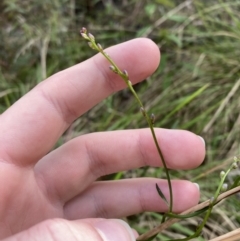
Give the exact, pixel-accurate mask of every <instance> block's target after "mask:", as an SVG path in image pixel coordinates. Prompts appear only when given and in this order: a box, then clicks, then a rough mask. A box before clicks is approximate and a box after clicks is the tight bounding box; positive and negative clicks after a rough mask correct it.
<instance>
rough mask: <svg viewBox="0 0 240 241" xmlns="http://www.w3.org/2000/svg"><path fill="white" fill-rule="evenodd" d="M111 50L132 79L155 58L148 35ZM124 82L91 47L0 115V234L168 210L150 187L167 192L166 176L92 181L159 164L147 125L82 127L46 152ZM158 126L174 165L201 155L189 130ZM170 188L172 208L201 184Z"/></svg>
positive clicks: (180, 207) (149, 68)
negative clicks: (56, 221)
mask: <svg viewBox="0 0 240 241" xmlns="http://www.w3.org/2000/svg"><path fill="white" fill-rule="evenodd" d="M139 50H141V51H139ZM108 53H109V54H110V55H111V56H112V57H113V58H114V59H115V60H116V62H117V63H119V64H120V66H121V67H123V68H124V69H130V70H131V73H130V75H131V78H132V80H133V82H134V83H136V82H138V81H139V80H142V79H145V78H146V77H147V76H148V75H149V74H151V73H152V72H153V71H154V70H155V69H156V67H157V65H158V60H159V53H158V49H157V48H156V46H155V45H154V44H153V43H152V42H151V41H149V40H146V39H138V40H134V41H130V42H127V43H125V44H122V45H119V46H116V47H112V48H111V49H109V50H108ZM141 56H145V57H144V58H142V57H141ZM147 56H149V57H150V56H151V58H147ZM126 59H128V60H129V62H126V61H125V60H126ZM138 66H142V68H141V69H139V68H138ZM101 71H103V72H101ZM105 71H106V72H105ZM129 72H130V71H129ZM79 73H81V74H79ZM79 76H81V77H79ZM93 86H94V88H93ZM122 88H124V83H123V82H122V81H121V79H119V78H118V77H117V76H115V75H114V74H113V73H111V72H110V71H109V72H108V65H107V63H106V62H105V61H104V60H103V59H102V57H101V56H99V55H96V56H95V57H94V58H92V59H90V60H88V61H85V62H83V63H82V64H79V65H76V66H74V67H72V68H69V69H67V70H65V71H63V72H60V73H58V74H56V75H54V76H52V77H51V78H49V79H48V80H46V81H44V82H42V83H41V84H40V85H38V86H37V87H36V88H34V89H33V90H32V91H31V92H29V93H28V94H27V95H26V96H24V97H23V98H22V99H21V100H19V101H18V102H17V103H15V104H14V105H13V106H12V107H11V108H9V109H8V110H7V111H6V112H4V113H3V114H2V115H1V116H0V123H1V125H0V143H1V144H0V160H1V162H0V170H1V173H0V190H1V198H0V215H1V225H0V233H1V236H0V238H3V237H6V236H9V235H11V234H13V233H16V232H19V231H21V230H24V229H27V228H28V227H30V226H32V225H34V224H36V223H38V222H41V221H43V220H46V219H51V218H55V217H61V218H67V219H80V218H81V219H84V218H94V217H105V218H111V217H122V216H126V215H130V214H134V213H138V212H141V211H145V210H149V211H151V210H152V211H164V210H166V207H165V206H164V203H161V200H160V198H159V197H158V195H157V192H156V191H155V188H154V186H155V183H156V181H157V182H158V183H159V185H160V186H161V188H162V190H163V191H164V192H165V193H166V196H167V190H168V188H167V183H166V182H165V181H164V180H156V179H131V180H123V181H118V182H95V180H96V179H97V178H98V177H100V176H102V175H105V174H108V173H114V172H118V171H122V170H128V169H133V168H138V167H141V166H144V165H151V166H159V164H160V160H159V157H158V155H157V151H156V149H155V146H154V142H153V140H152V138H151V135H150V132H149V131H148V130H135V131H133V130H129V131H117V132H114V134H113V133H110V132H107V133H93V134H89V135H84V136H80V137H78V138H75V139H73V140H72V141H70V142H68V143H66V144H64V145H63V146H61V147H60V148H58V149H56V150H54V151H52V152H49V151H50V150H51V149H52V147H53V146H54V144H55V142H56V141H57V140H58V138H59V137H60V136H61V135H62V133H63V132H64V131H65V130H66V129H67V128H68V127H69V125H70V124H71V123H72V122H73V121H74V120H75V119H76V118H77V117H79V116H80V115H81V114H83V113H84V112H86V111H87V110H89V109H90V108H91V107H92V106H94V105H96V104H97V103H98V102H99V101H101V100H102V99H104V98H105V97H107V96H108V95H109V94H111V93H113V92H115V91H117V90H119V89H122ZM89 93H91V94H89ZM86 100H87V101H86ZM156 133H157V136H158V138H159V140H160V145H161V147H162V149H163V153H164V155H165V157H166V161H167V163H168V166H170V167H171V168H183V169H185V168H192V167H195V166H197V165H198V164H199V163H200V162H201V161H202V159H203V157H204V146H203V144H202V143H201V140H200V139H199V138H198V137H196V136H195V135H194V134H191V133H189V132H184V131H170V130H157V132H156ZM160 137H161V138H160ZM115 140H116V141H115ZM173 140H174V141H173ZM106 147H107V148H106ZM186 188H187V189H188V191H189V195H191V196H192V198H189V197H190V196H189V195H188V197H187V200H186V199H185V197H186V195H185V196H182V195H181V192H182V190H183V189H184V190H185V189H186ZM173 190H174V195H175V197H176V200H177V201H176V202H175V205H174V209H175V210H176V211H181V210H183V209H185V208H187V207H189V206H192V205H194V204H196V203H197V202H198V198H199V192H198V190H197V188H196V187H195V186H194V185H192V184H191V183H189V182H183V181H182V182H181V181H176V182H174V183H173ZM178 193H179V195H178ZM106 197H107V198H106ZM119 207H124V209H123V208H122V209H121V208H119Z"/></svg>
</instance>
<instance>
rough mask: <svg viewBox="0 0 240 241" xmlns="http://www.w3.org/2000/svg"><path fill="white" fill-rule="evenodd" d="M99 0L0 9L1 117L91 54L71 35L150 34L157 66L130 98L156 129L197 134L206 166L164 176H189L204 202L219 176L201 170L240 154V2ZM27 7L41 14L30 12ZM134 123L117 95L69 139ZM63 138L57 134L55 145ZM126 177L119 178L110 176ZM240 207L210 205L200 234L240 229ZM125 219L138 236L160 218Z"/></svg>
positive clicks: (136, 116)
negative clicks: (201, 139)
mask: <svg viewBox="0 0 240 241" xmlns="http://www.w3.org/2000/svg"><path fill="white" fill-rule="evenodd" d="M80 2H82V1H80ZM103 2H104V1H93V0H92V1H85V3H81V4H80V3H78V2H77V1H76V2H75V1H70V0H55V1H52V3H50V2H49V1H46V0H45V1H41V3H40V2H39V1H37V0H31V1H29V3H28V6H27V7H26V6H25V4H24V1H20V0H5V1H3V2H1V3H0V5H1V6H0V7H1V8H0V13H1V14H0V23H1V31H0V39H1V41H0V112H3V111H4V110H5V109H6V108H8V107H9V106H10V105H12V104H13V103H14V102H15V101H16V100H17V99H19V98H20V97H21V96H23V95H24V94H25V93H27V92H28V91H29V90H30V89H31V88H33V87H34V86H35V85H36V84H37V83H39V82H40V81H41V80H42V79H44V77H45V76H50V75H52V74H53V73H55V72H57V71H59V70H62V69H65V68H67V67H69V66H72V65H74V64H76V63H79V62H81V61H83V60H85V59H86V58H88V57H90V56H92V54H93V53H92V51H91V50H90V49H89V48H88V46H86V43H85V42H84V41H83V40H82V39H81V38H80V36H79V34H78V33H79V29H80V27H82V26H85V27H87V28H88V29H90V30H91V32H92V33H94V35H96V36H97V37H98V40H99V42H101V43H102V44H103V45H104V46H105V47H107V46H110V45H114V44H117V43H120V42H123V41H126V40H129V39H132V38H135V37H140V36H146V37H149V38H151V39H153V40H154V41H155V42H156V43H157V44H158V45H159V47H161V53H162V61H161V64H160V66H159V68H158V70H157V71H156V72H155V73H154V74H153V76H151V77H149V78H148V80H147V81H145V82H143V83H141V84H138V85H137V87H136V89H137V92H138V93H139V95H140V97H141V99H142V101H143V103H144V105H145V106H146V107H147V108H148V109H150V110H151V112H153V113H155V115H156V124H155V126H157V127H164V128H172V129H176V128H177V129H187V130H190V131H193V132H194V133H196V134H198V135H201V136H203V137H204V139H205V140H206V144H207V146H206V148H207V157H206V159H205V162H204V164H203V165H202V166H201V167H199V168H198V169H195V170H192V171H187V172H186V171H184V172H181V171H173V172H172V176H173V178H184V179H189V180H196V181H197V182H198V183H199V184H200V187H201V191H202V200H205V199H207V198H209V197H211V195H212V194H213V192H214V190H215V189H216V186H217V184H218V182H219V181H218V180H219V179H218V175H219V170H217V171H215V172H211V173H208V171H209V170H211V168H214V167H217V166H219V165H222V164H223V163H225V161H226V160H227V159H229V158H232V157H233V156H234V155H239V154H240V144H239V143H240V140H239V139H240V124H239V123H240V122H239V120H240V111H239V110H240V108H239V107H240V97H239V93H240V87H239V79H240V65H239V56H240V19H239V16H240V1H238V0H232V1H229V2H225V1H221V0H210V1H200V0H195V1H192V3H189V4H186V6H184V5H183V3H184V2H183V1H174V0H155V1H153V0H151V1H150V0H130V1H116V3H115V4H112V3H111V1H109V3H105V4H103ZM106 2H107V1H106ZM112 2H114V1H112ZM74 3H75V4H74ZM180 4H181V6H182V8H179V5H180ZM35 11H37V12H38V13H39V14H32V13H33V12H35ZM44 51H45V53H46V54H44ZM142 127H146V123H145V121H144V119H143V118H142V116H141V113H139V108H138V105H137V104H136V103H135V101H134V99H133V98H132V97H131V95H130V93H129V91H128V90H124V91H122V92H120V93H117V94H115V95H114V96H111V97H109V98H108V99H106V100H105V101H103V102H102V103H100V104H99V105H97V106H96V107H94V108H93V109H92V110H90V111H89V112H88V113H86V114H85V115H84V116H83V117H81V118H80V119H78V120H77V121H76V122H75V123H74V124H73V128H72V129H71V132H70V133H67V134H68V135H69V136H70V137H75V136H77V135H80V134H84V133H88V132H94V131H104V130H116V129H129V128H142ZM65 140H66V137H65V136H63V137H62V138H61V139H60V140H59V142H58V145H60V144H62V143H64V142H65ZM221 168H223V167H221ZM135 174H137V176H142V175H146V176H153V177H159V176H163V177H164V173H162V172H161V170H159V169H153V168H148V169H139V170H135V171H134V175H135ZM131 175H132V172H126V173H122V174H116V175H112V176H111V178H115V179H117V178H124V177H126V176H127V177H130V176H131ZM238 207H239V197H237V196H235V197H232V198H229V200H227V201H225V202H224V203H222V204H221V205H218V207H217V208H216V209H215V211H214V214H213V218H212V219H211V220H210V222H209V225H208V226H207V227H206V228H205V229H204V237H205V238H206V239H208V238H213V237H214V236H218V235H220V234H222V233H224V232H227V231H230V230H232V229H233V228H234V227H235V226H236V227H237V226H239V224H240V217H239V214H238V212H239V208H238ZM227 217H228V219H229V220H228V222H227V221H226V219H227ZM223 220H225V221H226V222H225V221H223ZM128 221H129V222H130V223H131V225H132V226H133V227H135V228H136V229H137V230H139V231H140V232H143V231H146V230H148V229H149V228H150V227H151V226H153V225H155V224H157V223H159V222H160V219H159V216H158V215H157V214H152V213H145V214H143V215H140V216H134V217H130V218H128ZM182 223H183V224H182ZM219 223H221V224H222V225H221V229H220V230H219V229H217V227H218V226H219ZM183 225H184V226H183ZM194 225H196V221H194V220H193V221H188V222H187V223H186V221H183V222H181V223H180V224H178V225H175V226H174V227H173V228H172V229H170V230H168V231H166V232H165V233H163V234H162V236H159V237H161V240H167V238H173V237H178V234H177V233H179V234H181V235H184V234H188V233H191V232H192V230H193V227H194ZM214 228H215V229H214ZM159 240H160V239H159ZM198 240H203V239H201V238H199V239H198Z"/></svg>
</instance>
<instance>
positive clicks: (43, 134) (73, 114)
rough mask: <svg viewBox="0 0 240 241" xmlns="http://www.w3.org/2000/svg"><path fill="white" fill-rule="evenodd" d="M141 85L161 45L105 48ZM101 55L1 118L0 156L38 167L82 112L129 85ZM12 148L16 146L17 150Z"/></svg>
mask: <svg viewBox="0 0 240 241" xmlns="http://www.w3.org/2000/svg"><path fill="white" fill-rule="evenodd" d="M106 51H107V53H108V54H109V55H110V56H111V57H112V58H113V59H114V60H115V61H116V63H118V65H119V67H120V68H122V69H126V70H128V72H129V75H130V78H131V81H132V82H133V83H137V82H139V81H141V80H143V79H145V78H146V77H148V76H149V75H150V74H152V72H153V71H155V70H156V68H157V66H158V64H159V59H160V55H159V49H158V47H157V46H156V45H155V44H154V43H153V42H152V41H151V40H149V39H144V38H140V39H135V40H131V41H128V42H125V43H123V44H119V45H116V46H114V47H111V48H109V49H107V50H106ZM108 66H109V63H108V62H107V61H106V60H105V59H104V58H103V57H102V56H101V55H100V54H97V55H96V56H94V57H93V58H91V59H89V60H87V61H85V62H83V63H81V64H78V65H75V66H73V67H71V68H69V69H67V70H64V71H61V72H59V73H57V74H55V75H53V76H52V77H50V78H49V79H47V80H45V81H43V82H42V83H40V84H39V85H38V86H36V87H35V88H34V89H33V90H32V91H30V92H29V93H28V94H27V95H25V96H24V97H23V98H21V99H20V100H19V101H17V102H16V103H15V104H14V105H13V106H12V107H11V108H9V109H8V110H7V111H6V112H4V113H3V114H2V115H1V116H0V123H1V125H0V133H1V135H0V143H1V145H0V158H2V159H4V160H5V161H7V162H12V163H15V164H17V165H20V166H28V165H34V164H35V163H36V162H37V161H38V160H39V159H40V158H41V157H43V156H44V155H45V154H46V153H47V152H49V150H50V149H51V148H52V147H53V145H54V144H55V142H56V141H57V140H58V138H59V137H60V136H61V135H62V133H63V132H64V131H65V130H66V129H67V127H68V126H69V125H70V124H71V123H72V122H73V121H74V120H75V119H76V118H77V117H79V116H80V115H81V114H83V113H84V112H86V111H87V110H89V109H90V108H91V107H93V106H94V105H96V104H97V103H98V102H100V101H101V100H103V99H104V98H106V97H107V96H108V95H110V94H112V93H114V92H116V91H118V90H120V89H123V88H124V87H125V83H124V82H123V80H122V79H120V77H119V76H117V75H116V74H114V73H112V72H111V71H109V68H108ZM13 147H14V148H13Z"/></svg>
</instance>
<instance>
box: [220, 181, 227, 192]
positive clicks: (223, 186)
mask: <svg viewBox="0 0 240 241" xmlns="http://www.w3.org/2000/svg"><path fill="white" fill-rule="evenodd" d="M227 189H228V184H227V183H223V185H222V188H221V190H222V191H223V192H225V191H227Z"/></svg>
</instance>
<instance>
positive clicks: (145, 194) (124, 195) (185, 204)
mask: <svg viewBox="0 0 240 241" xmlns="http://www.w3.org/2000/svg"><path fill="white" fill-rule="evenodd" d="M156 183H157V184H158V186H159V187H160V189H161V191H162V192H163V193H164V195H165V197H166V198H167V199H168V200H169V191H168V184H167V181H166V180H159V179H153V178H139V179H126V180H121V181H108V182H95V183H94V184H92V185H91V186H90V187H89V188H88V189H87V190H85V191H84V192H83V193H81V194H80V195H79V196H77V197H76V198H74V199H73V200H71V201H70V202H69V203H67V204H66V205H65V208H64V210H65V216H66V218H67V219H78V218H87V217H90V218H91V217H93V218H95V217H102V218H113V217H115V218H116V217H117V218H121V217H126V216H129V215H133V214H137V213H140V212H145V211H152V212H166V211H167V210H168V207H167V205H166V204H165V202H164V201H163V200H162V198H161V197H160V196H159V195H158V193H157V190H156V187H155V185H156ZM172 189H173V211H174V212H176V213H179V212H182V211H184V210H186V209H188V208H190V207H192V206H194V205H197V204H198V201H199V197H200V194H199V189H198V187H197V186H196V185H195V184H194V183H191V182H189V181H180V180H177V181H176V180H175V181H172Z"/></svg>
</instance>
